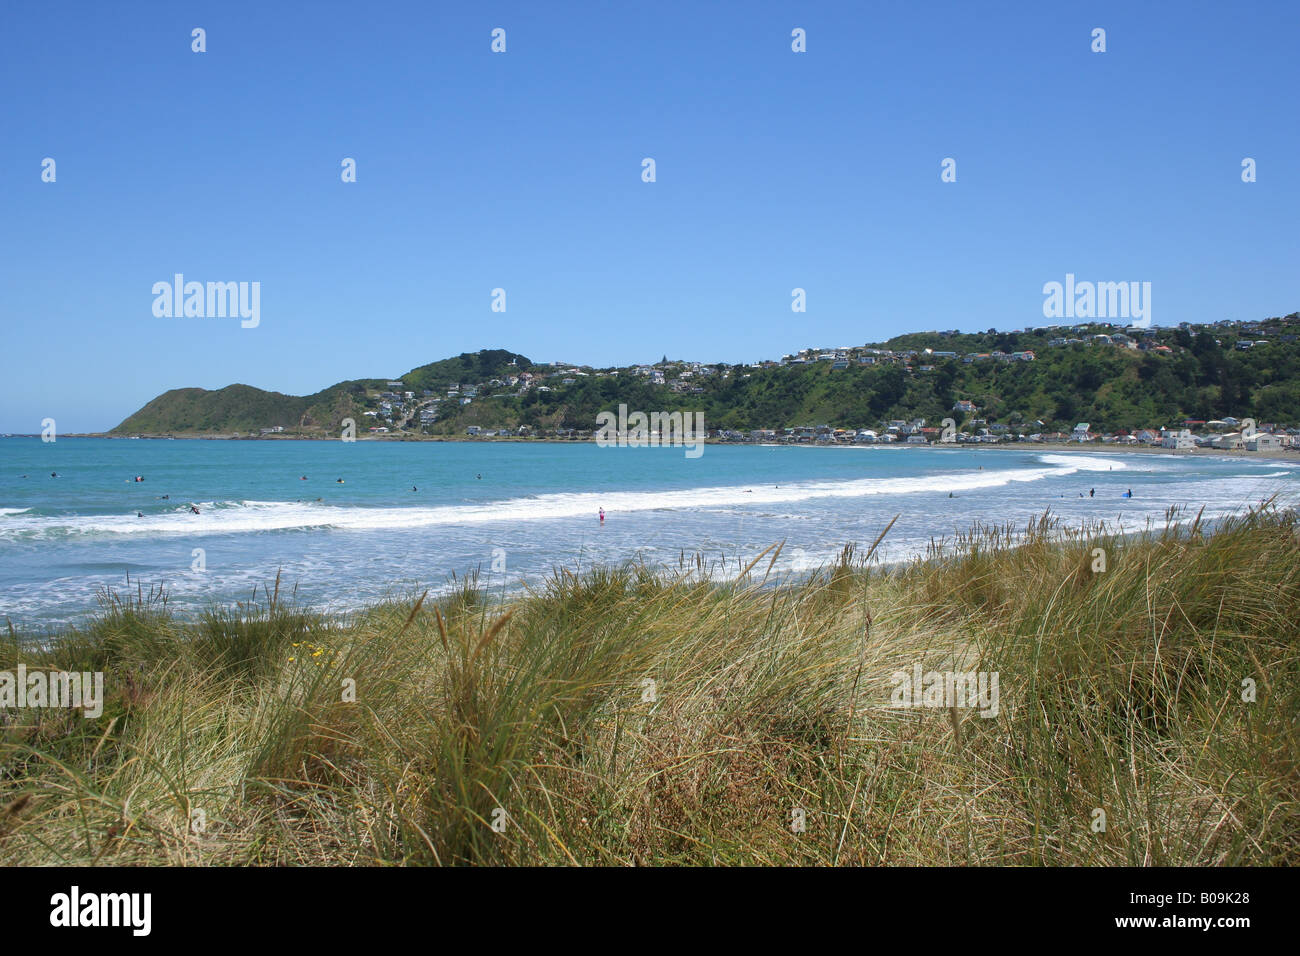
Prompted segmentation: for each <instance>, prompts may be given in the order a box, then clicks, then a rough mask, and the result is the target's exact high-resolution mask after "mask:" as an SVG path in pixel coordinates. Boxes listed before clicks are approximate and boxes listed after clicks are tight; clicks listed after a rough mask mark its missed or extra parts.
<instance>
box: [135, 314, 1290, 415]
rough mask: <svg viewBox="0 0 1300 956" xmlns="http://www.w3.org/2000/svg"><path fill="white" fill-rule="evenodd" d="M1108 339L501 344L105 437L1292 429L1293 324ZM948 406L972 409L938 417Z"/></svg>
mask: <svg viewBox="0 0 1300 956" xmlns="http://www.w3.org/2000/svg"><path fill="white" fill-rule="evenodd" d="M1110 332H1116V333H1118V330H1112V329H1109V328H1108V327H1105V326H1102V325H1091V326H1086V327H1085V326H1076V327H1058V328H1052V329H1035V330H1032V331H1025V332H1003V333H999V332H997V331H996V330H992V329H990V330H989V331H988V332H985V333H956V332H920V333H913V334H909V335H903V336H898V337H896V338H894V339H891V340H890V341H888V342H884V343H881V344H880V345H878V346H862V347H860V348H856V349H853V350H852V351H851V353H850V354H849V355H848V356H846V357H845V358H844V359H843V360H842V361H839V362H837V361H834V360H829V359H827V358H824V357H822V355H821V353H819V352H818V350H815V349H814V350H805V352H804V353H803V354H802V355H801V357H800V358H799V359H798V360H795V359H794V357H790V358H791V360H790V361H789V362H788V363H787V364H777V363H773V362H767V363H756V364H754V365H726V364H722V363H716V364H713V365H710V366H706V367H705V368H700V367H698V363H691V362H686V361H674V362H669V361H663V362H659V363H657V364H656V366H655V367H654V372H655V375H656V376H662V382H656V381H655V380H654V378H653V377H652V376H651V375H645V374H638V373H637V369H635V368H625V369H593V368H590V367H586V366H581V367H577V368H576V369H575V368H568V367H566V368H556V367H553V366H549V365H548V366H536V365H534V364H533V363H532V362H530V361H529V360H528V359H527V358H526V357H525V356H523V355H519V354H517V353H515V352H510V351H507V350H504V349H484V350H482V351H480V352H473V353H471V352H466V353H462V354H461V355H458V356H454V357H452V358H447V359H443V360H441V361H437V362H432V363H429V364H427V365H421V366H419V367H417V368H414V369H412V370H411V371H410V372H407V373H406V374H405V375H402V376H400V377H399V378H394V379H392V380H387V379H357V380H354V381H348V382H340V383H339V384H337V385H333V386H331V387H329V388H327V389H324V390H322V391H320V392H317V393H316V394H314V395H308V396H301V397H300V396H294V395H284V394H281V393H279V392H266V391H262V390H261V389H256V388H252V387H250V386H247V385H231V386H228V387H226V388H223V389H219V390H216V391H206V390H204V389H198V388H186V389H174V390H172V391H169V392H166V393H164V394H162V395H160V396H159V397H158V398H156V399H154V400H153V401H152V402H150V403H149V404H148V405H146V406H145V407H144V408H142V409H141V410H140V411H138V412H136V413H135V414H134V415H132V416H130V417H129V418H127V419H126V420H125V421H124V422H122V423H121V424H120V425H118V426H117V428H115V429H113V430H112V432H110V434H115V435H127V434H132V435H135V434H142V435H187V434H188V435H200V434H231V433H234V432H239V433H241V434H243V433H249V432H253V433H256V432H257V431H258V430H259V429H265V428H275V427H280V428H282V429H283V430H284V431H285V432H286V433H289V434H298V435H321V436H324V435H337V434H338V430H339V428H340V425H341V423H342V422H343V420H344V419H347V418H352V419H353V420H354V421H355V422H356V423H357V427H358V430H361V431H364V430H366V429H378V428H382V429H387V433H388V434H403V435H411V436H415V435H442V436H460V435H464V434H465V431H466V429H467V428H468V427H469V426H472V425H478V426H482V427H486V428H510V429H512V430H514V429H518V428H519V427H520V426H528V427H529V428H530V429H532V430H533V432H534V433H535V434H536V433H539V432H544V431H547V430H550V429H561V428H563V429H576V430H587V429H592V428H593V427H594V426H595V422H596V416H597V414H598V413H599V412H601V411H604V410H609V409H616V408H617V407H618V406H619V405H620V404H626V405H627V406H628V408H629V409H633V410H643V411H664V412H672V411H683V412H688V411H702V412H703V413H704V417H705V422H706V425H707V427H709V428H723V429H739V430H747V429H756V428H786V427H796V426H812V425H830V426H832V427H843V428H874V427H877V426H879V425H881V424H882V423H884V422H888V421H890V420H895V419H903V420H913V419H916V418H925V419H926V420H927V422H928V423H930V424H932V425H937V424H939V422H940V421H941V420H942V419H943V418H945V417H947V416H950V415H951V416H952V417H953V418H955V419H956V420H957V422H958V424H959V425H963V424H965V425H976V424H977V425H984V424H992V423H1000V424H1004V425H1006V426H1007V427H1008V430H1010V431H1024V432H1026V433H1032V432H1037V431H1041V432H1050V431H1069V430H1070V429H1071V428H1073V427H1074V425H1075V424H1076V423H1077V422H1081V421H1085V422H1089V423H1091V425H1092V426H1093V429H1094V430H1095V431H1102V430H1105V431H1114V430H1118V429H1129V430H1133V429H1139V428H1151V427H1160V426H1177V425H1180V424H1181V423H1182V422H1183V421H1184V420H1187V419H1192V420H1201V421H1208V420H1213V419H1221V418H1225V417H1228V416H1233V417H1236V418H1246V417H1251V418H1255V419H1256V420H1258V421H1259V422H1261V423H1264V422H1270V423H1275V424H1282V425H1294V424H1296V423H1298V422H1300V342H1298V339H1300V315H1297V314H1294V313H1293V314H1292V315H1289V316H1287V317H1285V318H1276V319H1267V320H1263V321H1261V322H1254V323H1245V324H1237V323H1220V324H1218V325H1215V326H1200V327H1196V328H1190V327H1189V328H1184V327H1180V328H1176V329H1170V328H1161V329H1156V330H1152V331H1150V332H1142V331H1134V332H1133V336H1132V338H1133V339H1134V341H1132V342H1128V341H1125V337H1124V336H1123V335H1122V334H1117V336H1116V339H1115V340H1114V341H1113V342H1110V341H1108V340H1107V339H1106V335H1107V333H1110ZM1139 343H1140V345H1141V347H1140V348H1139V347H1138V344H1139ZM1028 352H1032V353H1033V358H1032V360H1030V359H1029V358H1028V356H1027V355H1026V354H1025V353H1028ZM1017 354H1019V356H1020V357H1019V358H1017V357H1016V355H1017ZM643 371H646V370H644V369H643ZM524 372H529V373H531V376H532V380H531V387H528V388H524V387H523V384H524V382H523V381H516V378H517V377H518V376H520V375H522V374H523V373H524ZM399 381H400V383H401V384H400V386H398V385H396V384H393V383H397V382H399ZM453 386H460V389H459V390H456V389H454V388H453ZM469 386H473V387H474V388H473V389H472V390H471V389H470V388H469ZM408 395H409V396H410V397H408ZM960 400H964V401H968V402H972V403H973V404H974V405H975V407H976V409H977V410H976V411H973V412H966V413H961V412H955V411H954V410H953V409H954V406H955V405H956V403H957V402H958V401H960ZM422 412H423V413H424V414H425V416H426V420H423V421H422V420H421V417H420V414H421V413H422ZM429 416H432V420H427V419H428V418H429ZM975 419H979V420H981V421H979V422H976V421H974V420H975Z"/></svg>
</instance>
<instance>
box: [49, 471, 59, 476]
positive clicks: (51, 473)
mask: <svg viewBox="0 0 1300 956" xmlns="http://www.w3.org/2000/svg"><path fill="white" fill-rule="evenodd" d="M50 477H51V478H57V477H59V473H58V472H57V471H52V472H50Z"/></svg>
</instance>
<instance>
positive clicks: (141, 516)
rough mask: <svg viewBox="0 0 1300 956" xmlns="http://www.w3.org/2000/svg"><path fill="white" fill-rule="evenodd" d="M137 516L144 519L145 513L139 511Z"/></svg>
mask: <svg viewBox="0 0 1300 956" xmlns="http://www.w3.org/2000/svg"><path fill="white" fill-rule="evenodd" d="M135 516H136V517H137V518H143V517H144V512H143V511H137V512H136V513H135Z"/></svg>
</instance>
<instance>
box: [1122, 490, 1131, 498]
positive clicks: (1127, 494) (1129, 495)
mask: <svg viewBox="0 0 1300 956" xmlns="http://www.w3.org/2000/svg"><path fill="white" fill-rule="evenodd" d="M1123 497H1125V498H1132V497H1133V489H1132V488H1130V489H1129V490H1128V491H1126V492H1124V495H1123Z"/></svg>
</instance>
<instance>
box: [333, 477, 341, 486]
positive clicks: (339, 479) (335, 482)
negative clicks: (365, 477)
mask: <svg viewBox="0 0 1300 956" xmlns="http://www.w3.org/2000/svg"><path fill="white" fill-rule="evenodd" d="M334 484H336V485H341V484H343V479H342V478H335V479H334Z"/></svg>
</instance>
